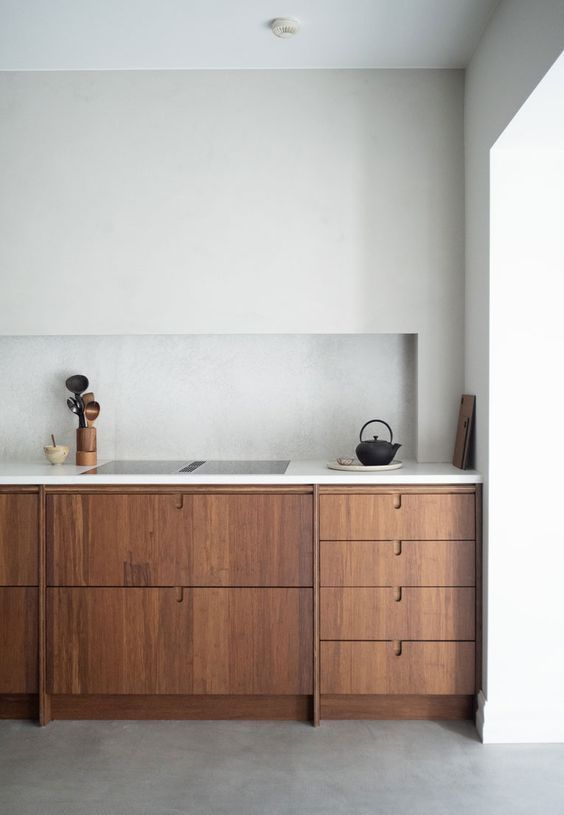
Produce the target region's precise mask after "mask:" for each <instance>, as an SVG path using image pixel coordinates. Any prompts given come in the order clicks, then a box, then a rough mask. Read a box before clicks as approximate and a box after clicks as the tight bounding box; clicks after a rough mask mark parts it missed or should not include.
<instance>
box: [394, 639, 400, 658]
mask: <svg viewBox="0 0 564 815" xmlns="http://www.w3.org/2000/svg"><path fill="white" fill-rule="evenodd" d="M392 647H393V649H394V654H395V655H396V656H397V657H401V640H394V641H393V642H392Z"/></svg>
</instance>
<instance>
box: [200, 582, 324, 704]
mask: <svg viewBox="0 0 564 815" xmlns="http://www.w3.org/2000/svg"><path fill="white" fill-rule="evenodd" d="M192 595H193V604H194V605H193V608H194V693H203V694H207V693H212V694H274V695H276V694H279V695H284V694H310V693H312V692H313V668H312V666H313V650H312V649H313V606H312V591H311V589H292V588H276V589H259V588H248V589H193V591H192Z"/></svg>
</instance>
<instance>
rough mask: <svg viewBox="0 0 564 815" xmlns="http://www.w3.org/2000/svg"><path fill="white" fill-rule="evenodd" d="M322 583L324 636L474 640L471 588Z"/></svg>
mask: <svg viewBox="0 0 564 815" xmlns="http://www.w3.org/2000/svg"><path fill="white" fill-rule="evenodd" d="M400 591H401V599H400V600H396V599H395V597H396V596H397V594H396V589H393V588H322V589H321V591H320V637H321V639H323V640H402V639H413V640H473V639H474V632H475V592H474V589H472V588H402V589H401V590H400Z"/></svg>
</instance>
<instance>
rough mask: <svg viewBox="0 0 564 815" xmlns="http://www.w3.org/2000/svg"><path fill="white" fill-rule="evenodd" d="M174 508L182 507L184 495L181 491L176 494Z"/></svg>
mask: <svg viewBox="0 0 564 815" xmlns="http://www.w3.org/2000/svg"><path fill="white" fill-rule="evenodd" d="M176 509H184V495H183V493H181V492H180V493H179V494H178V495H177V496H176Z"/></svg>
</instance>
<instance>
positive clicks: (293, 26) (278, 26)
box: [270, 17, 300, 39]
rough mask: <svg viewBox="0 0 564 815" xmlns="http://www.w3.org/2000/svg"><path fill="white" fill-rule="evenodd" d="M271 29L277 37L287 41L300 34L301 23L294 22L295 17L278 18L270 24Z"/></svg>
mask: <svg viewBox="0 0 564 815" xmlns="http://www.w3.org/2000/svg"><path fill="white" fill-rule="evenodd" d="M270 27H271V29H272V33H273V34H274V35H275V36H276V37H282V39H287V38H288V37H293V36H294V34H297V33H298V31H299V30H300V23H299V21H298V20H294V19H293V17H277V18H276V19H275V20H273V21H272V22H271V23H270Z"/></svg>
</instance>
